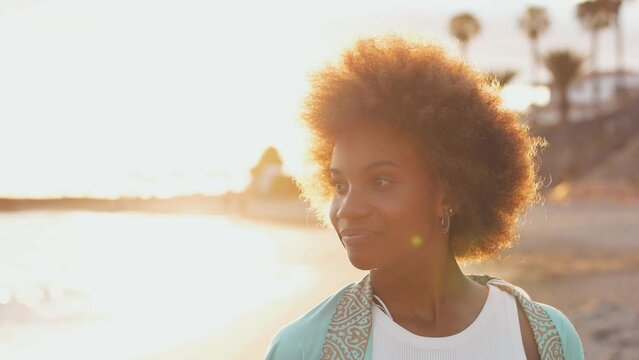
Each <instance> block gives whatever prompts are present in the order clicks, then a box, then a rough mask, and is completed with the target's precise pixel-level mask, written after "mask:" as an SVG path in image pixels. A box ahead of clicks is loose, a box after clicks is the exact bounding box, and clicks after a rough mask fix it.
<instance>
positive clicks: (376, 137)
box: [331, 123, 423, 171]
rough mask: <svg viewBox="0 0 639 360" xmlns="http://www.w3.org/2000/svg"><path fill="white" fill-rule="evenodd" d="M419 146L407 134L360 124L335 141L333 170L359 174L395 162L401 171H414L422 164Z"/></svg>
mask: <svg viewBox="0 0 639 360" xmlns="http://www.w3.org/2000/svg"><path fill="white" fill-rule="evenodd" d="M417 144H418V142H417V139H416V137H415V136H413V135H411V134H409V133H407V132H404V131H401V130H398V129H393V128H389V127H387V126H382V125H378V124H375V123H363V124H358V125H356V126H353V127H350V128H348V129H344V130H342V131H340V133H339V134H338V135H337V136H336V137H335V142H334V145H333V152H332V156H331V168H332V169H337V170H340V171H343V170H347V169H352V170H357V168H363V167H365V166H366V165H369V164H370V163H373V162H378V161H392V162H394V163H395V164H396V165H397V166H398V167H399V168H406V169H414V168H415V167H417V166H419V164H421V163H422V159H421V156H420V155H419V151H418V149H419V148H421V147H418V146H417ZM422 156H423V154H422Z"/></svg>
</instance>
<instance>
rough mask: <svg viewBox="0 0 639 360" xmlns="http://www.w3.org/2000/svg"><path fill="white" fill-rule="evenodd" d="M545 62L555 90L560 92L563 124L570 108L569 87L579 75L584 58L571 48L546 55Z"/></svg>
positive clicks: (560, 111) (560, 109)
mask: <svg viewBox="0 0 639 360" xmlns="http://www.w3.org/2000/svg"><path fill="white" fill-rule="evenodd" d="M544 64H545V65H546V68H548V71H550V74H551V75H552V85H553V90H556V91H557V92H558V94H559V114H560V120H561V124H567V123H568V120H569V119H568V111H569V109H570V99H569V98H568V87H569V86H570V84H571V83H572V82H573V81H574V80H575V79H576V78H577V76H578V75H579V72H580V69H581V65H582V64H583V58H582V57H581V56H579V55H577V54H575V53H573V52H571V51H570V50H555V51H551V52H550V53H548V55H546V57H545V58H544Z"/></svg>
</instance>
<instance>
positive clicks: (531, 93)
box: [501, 84, 550, 112]
mask: <svg viewBox="0 0 639 360" xmlns="http://www.w3.org/2000/svg"><path fill="white" fill-rule="evenodd" d="M501 96H502V99H503V101H504V105H505V106H506V107H508V108H510V109H512V110H516V111H521V112H523V111H526V110H527V109H528V108H529V107H530V106H531V105H538V106H544V105H546V104H548V102H549V101H550V91H549V90H548V88H547V87H546V86H530V85H522V84H513V85H506V86H505V87H504V89H503V90H502V92H501Z"/></svg>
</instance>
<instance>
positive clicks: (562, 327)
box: [537, 302, 584, 360]
mask: <svg viewBox="0 0 639 360" xmlns="http://www.w3.org/2000/svg"><path fill="white" fill-rule="evenodd" d="M537 304H538V305H539V306H541V307H542V309H544V310H545V311H546V313H547V314H548V316H550V318H551V319H552V322H553V324H554V325H555V326H556V327H557V331H558V332H559V337H560V338H561V343H562V345H563V348H564V355H565V356H566V359H567V360H573V359H575V360H581V359H583V358H584V351H583V345H582V344H581V339H580V338H579V334H578V333H577V330H576V329H575V327H574V325H573V324H572V323H571V322H570V320H569V319H568V317H567V316H566V315H564V313H562V312H561V311H560V310H559V309H557V308H555V307H553V306H550V305H548V304H544V303H540V302H538V303H537Z"/></svg>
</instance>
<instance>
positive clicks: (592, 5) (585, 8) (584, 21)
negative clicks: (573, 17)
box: [577, 0, 611, 101]
mask: <svg viewBox="0 0 639 360" xmlns="http://www.w3.org/2000/svg"><path fill="white" fill-rule="evenodd" d="M577 18H578V19H579V21H580V22H581V25H582V26H583V28H584V29H585V30H586V31H589V32H590V73H591V74H595V73H596V71H597V48H598V38H599V31H600V30H601V29H604V28H606V27H608V26H610V22H611V14H610V12H609V11H608V8H607V5H606V0H588V1H584V2H581V3H579V4H578V5H577ZM593 94H594V98H595V101H598V99H599V84H598V81H597V80H593Z"/></svg>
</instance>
